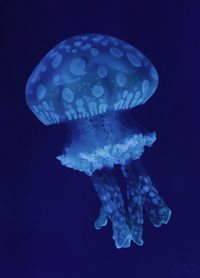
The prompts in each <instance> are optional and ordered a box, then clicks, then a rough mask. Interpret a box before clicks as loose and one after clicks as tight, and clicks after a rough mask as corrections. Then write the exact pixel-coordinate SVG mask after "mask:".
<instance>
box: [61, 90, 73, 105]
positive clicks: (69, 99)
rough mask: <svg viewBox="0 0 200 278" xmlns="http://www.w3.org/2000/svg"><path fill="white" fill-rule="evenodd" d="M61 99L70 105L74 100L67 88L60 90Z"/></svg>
mask: <svg viewBox="0 0 200 278" xmlns="http://www.w3.org/2000/svg"><path fill="white" fill-rule="evenodd" d="M62 98H63V99H64V100H65V101H67V102H68V103H70V102H72V101H73V99H74V93H73V92H72V90H70V89H69V88H65V89H63V90H62Z"/></svg>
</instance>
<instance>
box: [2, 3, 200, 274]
mask: <svg viewBox="0 0 200 278" xmlns="http://www.w3.org/2000/svg"><path fill="white" fill-rule="evenodd" d="M197 3H198V1H187V0H182V1H176V0H166V1H164V0H157V1H149V0H146V1H143V0H138V1H135V0H129V1H126V0H123V1H119V0H115V1H114V0H107V1H95V0H93V1H84V0H82V1H81V0H71V1H69V0H66V1H55V0H49V1H47V0H45V1H38V0H35V1H28V0H26V1H25V0H24V1H11V2H9V1H1V2H0V13H1V16H0V21H1V22H0V23H1V43H0V45H1V46H0V49H1V51H0V56H1V59H0V62H1V64H0V71H1V81H0V82H1V83H0V86H1V87H0V90H1V104H0V107H1V109H0V110H1V114H2V115H1V135H0V138H1V145H0V149H1V154H0V160H1V163H0V169H1V174H0V277H3V278H7V277H9V278H11V277H12V278H15V277H16V278H18V277H20V278H21V277H24V278H64V277H67V278H77V277H87V278H90V277H95V278H99V277H116V278H119V277H131V278H132V277H133V278H134V277H137V278H149V277H154V278H160V277H162V278H165V277H166V278H179V277H181V278H182V277H190V278H197V277H200V254H199V251H200V225H199V221H200V217H199V215H200V187H199V185H200V176H199V172H200V170H199V155H200V153H199V143H200V129H199V122H200V112H199V110H200V96H199V95H200V92H199V88H200V85H199V84H200V83H199V82H200V71H199V65H200V55H199V49H200V35H199V27H200V19H199V7H198V5H197ZM90 32H95V33H103V34H104V33H105V34H110V35H113V36H116V37H119V38H120V39H122V40H125V41H127V42H129V43H131V44H133V45H134V46H135V47H137V48H138V49H139V50H141V51H142V52H144V53H145V54H146V55H147V56H148V57H149V58H150V60H151V61H152V63H153V64H154V65H155V66H156V68H157V69H158V72H159V77H160V83H159V87H158V90H157V92H156V93H155V95H154V96H153V97H152V98H151V99H150V100H149V101H148V102H147V103H146V104H145V105H144V106H142V107H138V108H137V109H135V111H133V113H132V114H133V117H134V118H135V119H136V120H137V121H138V122H140V123H141V124H142V125H143V126H144V127H146V128H147V129H149V130H150V131H153V130H156V131H157V136H158V140H157V142H156V143H155V144H154V146H153V147H152V148H151V149H149V150H147V151H146V152H145V154H144V156H143V160H144V164H145V167H146V170H147V172H148V174H149V175H150V176H151V178H152V180H153V181H154V183H155V185H156V186H157V188H158V190H159V192H160V194H161V195H162V196H163V198H164V199H165V201H166V202H167V204H168V205H169V207H170V208H171V209H172V213H173V214H172V217H171V220H170V222H169V223H168V225H166V226H163V227H161V228H160V229H156V228H154V227H153V226H152V225H151V224H150V223H149V221H148V220H147V219H146V221H145V224H144V245H143V246H142V247H138V246H136V245H134V244H132V246H131V248H129V249H121V250H117V249H116V248H115V246H114V241H113V240H112V229H111V225H110V224H109V225H108V226H107V227H106V228H104V229H102V230H101V231H96V230H95V229H94V228H93V222H94V221H95V219H96V217H97V216H98V212H99V207H100V201H99V199H98V196H97V194H96V192H95V190H94V187H93V185H92V183H91V181H90V180H89V178H88V177H87V176H86V175H84V174H82V173H79V172H77V171H73V170H72V169H67V168H65V167H63V166H61V165H60V164H59V161H57V160H56V158H55V157H56V155H58V154H60V153H61V152H62V149H63V145H64V142H65V140H66V138H67V133H66V129H65V127H64V126H62V125H60V126H52V127H45V126H43V125H42V124H41V123H40V122H39V121H38V120H37V119H36V117H35V116H34V115H33V114H32V113H31V111H30V110H29V109H28V107H27V106H26V103H25V97H24V89H25V84H26V81H27V79H28V77H29V75H30V73H31V72H32V70H33V68H34V67H35V66H36V65H37V63H38V62H39V61H40V59H41V58H42V57H43V56H44V55H45V54H46V52H47V51H49V50H50V49H51V48H52V47H54V46H55V45H56V44H57V43H59V42H60V41H62V40H63V39H66V38H68V37H70V36H73V35H76V34H82V33H90ZM120 182H122V181H120Z"/></svg>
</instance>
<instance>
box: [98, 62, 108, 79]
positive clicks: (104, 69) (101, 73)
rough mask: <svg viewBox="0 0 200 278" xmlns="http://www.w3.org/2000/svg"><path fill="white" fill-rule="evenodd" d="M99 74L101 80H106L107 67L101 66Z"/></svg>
mask: <svg viewBox="0 0 200 278" xmlns="http://www.w3.org/2000/svg"><path fill="white" fill-rule="evenodd" d="M97 74H98V76H99V77H100V78H104V77H106V76H107V74H108V70H107V68H106V67H105V66H103V65H100V66H98V68H97Z"/></svg>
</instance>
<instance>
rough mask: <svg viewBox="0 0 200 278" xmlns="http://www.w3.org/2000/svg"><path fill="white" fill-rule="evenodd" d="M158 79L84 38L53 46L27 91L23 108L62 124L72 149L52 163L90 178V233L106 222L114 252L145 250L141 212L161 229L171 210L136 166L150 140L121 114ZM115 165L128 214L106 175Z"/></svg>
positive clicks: (124, 51) (142, 65) (147, 67)
mask: <svg viewBox="0 0 200 278" xmlns="http://www.w3.org/2000/svg"><path fill="white" fill-rule="evenodd" d="M157 85H158V74H157V71H156V69H155V68H154V66H153V65H152V64H151V62H150V61H149V60H148V58H147V57H145V56H144V55H143V54H142V53H141V52H140V51H139V50H137V49H136V48H134V47H133V46H131V45H130V44H128V43H126V42H124V41H121V40H119V39H117V38H114V37H111V36H107V35H98V34H87V35H80V36H75V37H72V38H70V39H67V40H65V41H63V42H61V43H60V44H58V45H57V46H56V47H54V48H53V49H52V50H51V51H50V52H49V53H47V55H46V56H45V57H44V58H43V59H42V61H41V62H40V63H39V64H38V66H37V67H36V68H35V70H34V71H33V73H32V74H31V76H30V78H29V80H28V82H27V86H26V101H27V104H28V106H29V108H30V109H31V110H32V112H33V113H34V114H35V115H36V116H37V118H38V119H39V120H40V121H41V122H43V123H44V124H45V125H51V124H58V123H61V122H66V123H67V124H68V126H69V127H70V129H71V134H72V138H71V144H70V145H68V146H66V147H65V148H64V151H63V154H61V155H60V156H58V157H57V158H58V159H59V160H60V161H61V163H62V164H63V165H65V166H66V167H70V168H73V169H75V170H79V171H82V172H84V173H86V174H87V175H88V176H90V178H91V180H92V181H93V183H94V186H95V189H96V190H97V192H98V195H99V198H100V200H101V202H102V208H101V210H100V216H99V218H98V219H97V221H96V222H95V227H96V228H97V229H100V228H101V226H104V225H106V223H107V220H108V219H110V220H111V221H112V225H113V238H114V240H115V244H116V247H117V248H121V247H129V246H130V243H131V240H133V241H134V242H135V243H137V244H138V245H142V244H143V240H142V225H143V207H144V208H145V210H146V212H147V215H148V217H149V218H150V220H151V221H152V223H153V224H154V226H156V227H159V226H160V225H161V224H162V223H167V222H168V220H169V218H170V215H171V211H170V210H169V208H168V207H167V206H166V205H165V203H164V202H163V200H162V199H161V198H160V196H159V195H158V192H157V191H156V189H155V188H154V187H153V185H152V183H151V180H150V178H149V177H148V176H147V175H146V174H145V173H144V171H143V170H142V167H141V166H138V165H139V158H140V156H141V155H142V153H143V151H144V148H145V147H151V145H152V144H153V142H154V141H155V140H156V134H155V132H153V133H146V134H144V133H141V132H140V131H139V130H138V129H137V128H136V127H133V126H132V127H130V126H129V125H128V124H126V123H125V117H124V115H125V114H126V112H127V111H128V110H129V109H131V108H134V107H135V106H137V105H142V104H144V103H145V102H146V101H147V100H148V99H149V98H150V97H151V96H152V94H153V93H154V92H155V90H156V88H157ZM115 164H120V165H121V167H122V173H123V175H124V177H125V178H126V179H127V199H128V210H127V211H126V209H125V207H124V201H123V197H122V194H121V191H120V188H119V186H118V184H117V180H116V179H115V177H114V176H113V175H112V172H111V169H112V168H113V167H114V165H115Z"/></svg>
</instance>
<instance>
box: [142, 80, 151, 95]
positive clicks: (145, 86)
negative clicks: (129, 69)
mask: <svg viewBox="0 0 200 278" xmlns="http://www.w3.org/2000/svg"><path fill="white" fill-rule="evenodd" d="M148 90H149V81H148V80H144V81H143V82H142V92H143V94H146V93H147V91H148Z"/></svg>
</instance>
